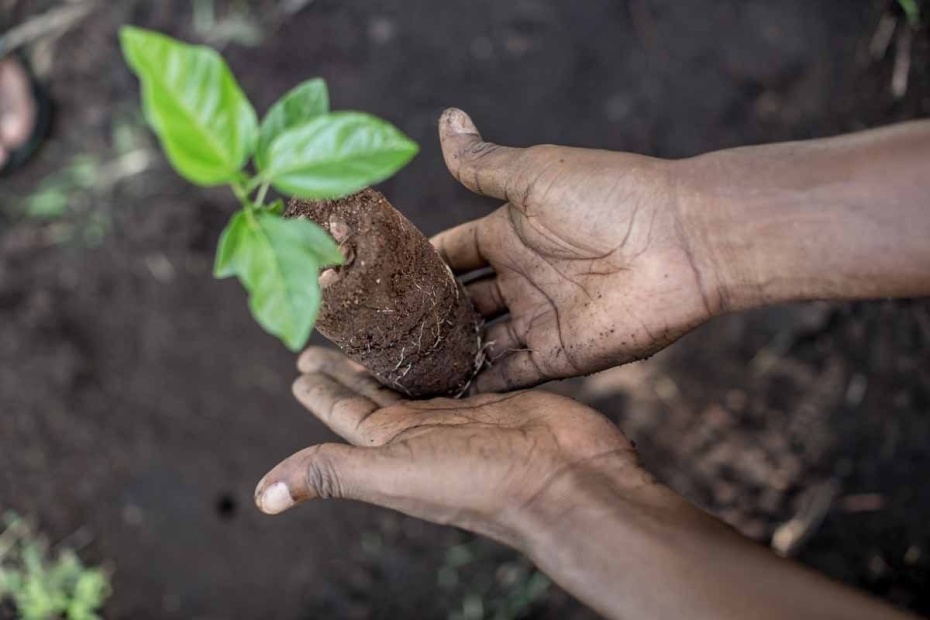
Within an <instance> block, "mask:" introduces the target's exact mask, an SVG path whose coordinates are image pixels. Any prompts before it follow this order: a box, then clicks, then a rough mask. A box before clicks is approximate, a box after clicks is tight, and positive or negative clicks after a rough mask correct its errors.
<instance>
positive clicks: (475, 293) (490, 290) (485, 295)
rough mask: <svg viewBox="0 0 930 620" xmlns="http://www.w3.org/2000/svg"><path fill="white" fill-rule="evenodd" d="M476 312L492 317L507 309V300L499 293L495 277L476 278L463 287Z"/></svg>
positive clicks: (498, 283) (498, 285) (498, 282)
mask: <svg viewBox="0 0 930 620" xmlns="http://www.w3.org/2000/svg"><path fill="white" fill-rule="evenodd" d="M465 291H466V292H467V293H468V296H469V297H471V302H472V304H474V306H475V310H477V311H478V314H480V315H481V316H483V317H484V318H486V319H493V318H496V317H498V316H500V315H501V314H503V313H504V312H506V311H507V302H506V300H504V295H503V293H501V287H500V281H499V280H498V279H497V278H485V279H483V280H477V281H475V282H472V283H471V284H469V285H468V286H466V287H465Z"/></svg>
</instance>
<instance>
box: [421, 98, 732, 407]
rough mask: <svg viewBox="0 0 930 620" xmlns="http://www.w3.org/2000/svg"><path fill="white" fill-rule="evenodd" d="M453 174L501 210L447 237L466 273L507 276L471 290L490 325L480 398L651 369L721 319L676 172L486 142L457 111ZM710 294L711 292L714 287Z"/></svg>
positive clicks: (612, 157)
mask: <svg viewBox="0 0 930 620" xmlns="http://www.w3.org/2000/svg"><path fill="white" fill-rule="evenodd" d="M440 139H441V141H442V147H443V154H444V157H445V159H446V164H447V166H448V167H449V170H450V171H451V172H452V174H453V175H454V176H455V177H456V178H457V179H458V180H459V181H460V182H462V183H463V184H464V185H465V186H466V187H468V188H469V189H471V190H472V191H475V192H478V193H481V194H483V195H486V196H491V197H495V198H499V199H501V200H505V201H506V204H504V205H503V206H502V207H501V208H500V209H498V210H497V211H495V212H493V213H492V214H490V215H489V216H487V217H485V218H482V219H479V220H475V221H472V222H469V223H466V224H463V225H461V226H458V227H456V228H453V229H451V230H448V231H446V232H443V233H441V234H439V235H437V236H436V237H435V238H434V239H433V242H434V244H435V245H436V246H437V248H438V249H439V251H440V252H441V253H442V255H443V256H444V258H445V259H446V261H447V262H448V263H449V265H450V266H451V267H452V269H453V270H454V271H455V272H456V273H458V274H465V273H468V272H470V271H474V270H477V269H482V268H487V267H490V268H491V269H493V273H492V274H491V275H489V276H485V277H482V278H480V279H478V280H476V281H474V282H472V283H471V284H469V285H468V286H467V290H468V292H469V294H470V295H471V297H472V300H473V301H474V303H475V307H476V308H477V310H478V311H479V312H480V313H481V314H482V315H483V316H484V317H485V318H486V319H489V320H491V319H495V318H497V317H503V318H502V319H501V320H499V321H497V322H495V323H492V324H491V326H490V327H489V328H488V330H487V333H486V341H487V342H488V348H489V356H490V360H491V364H490V366H489V368H488V369H486V370H485V371H484V372H483V373H482V374H481V375H480V376H479V377H478V380H477V387H478V389H479V390H480V391H503V390H510V389H514V388H519V387H528V386H532V385H535V384H538V383H542V382H544V381H547V380H550V379H557V378H565V377H570V376H576V375H582V374H587V373H591V372H595V371H598V370H603V369H605V368H608V367H610V366H615V365H617V364H621V363H624V362H628V361H632V360H635V359H640V358H642V357H645V356H648V355H650V354H652V353H654V352H655V351H657V350H659V349H661V348H663V347H665V346H667V345H668V344H670V343H671V342H673V341H674V340H676V339H677V338H679V337H680V336H681V335H683V334H684V333H685V332H687V331H688V330H690V329H691V328H693V327H695V326H696V325H698V324H700V323H701V322H703V321H704V320H706V319H708V318H709V317H710V316H711V315H712V314H713V306H714V302H713V300H712V297H713V295H712V294H711V295H709V294H708V291H709V290H711V288H712V287H711V284H712V283H711V282H706V281H702V276H703V274H702V273H701V271H700V269H699V268H698V265H699V264H700V263H699V261H696V260H695V257H694V248H692V247H691V244H690V242H689V239H688V236H687V234H686V233H685V232H684V227H683V225H682V222H681V214H680V210H679V203H678V195H677V191H676V181H675V178H674V176H673V174H674V165H673V163H672V162H668V161H664V160H659V159H654V158H650V157H643V156H638V155H630V154H626V153H614V152H610V151H596V150H587V149H577V148H568V147H558V146H549V145H545V146H534V147H530V148H527V149H514V148H508V147H502V146H497V145H494V144H490V143H488V142H484V141H483V140H482V138H481V136H480V134H479V133H478V131H477V129H476V128H475V127H474V125H473V124H472V122H471V120H470V119H469V118H468V116H467V115H465V113H464V112H461V111H459V110H454V109H453V110H448V111H447V112H446V113H445V114H444V115H443V118H442V120H441V121H440ZM704 280H706V278H704Z"/></svg>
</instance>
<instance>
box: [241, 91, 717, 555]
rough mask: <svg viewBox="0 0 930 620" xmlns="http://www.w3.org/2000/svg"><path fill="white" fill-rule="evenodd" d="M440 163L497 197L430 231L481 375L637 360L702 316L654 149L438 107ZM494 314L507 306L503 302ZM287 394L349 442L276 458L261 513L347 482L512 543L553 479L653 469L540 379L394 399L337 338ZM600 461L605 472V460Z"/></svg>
mask: <svg viewBox="0 0 930 620" xmlns="http://www.w3.org/2000/svg"><path fill="white" fill-rule="evenodd" d="M440 139H441V142H442V149H443V155H444V158H445V160H446V164H447V166H448V167H449V170H450V171H451V172H452V174H453V175H454V176H455V178H456V179H458V180H459V181H460V182H462V183H463V184H464V185H465V186H467V187H468V188H469V189H471V190H472V191H475V192H477V193H479V194H482V195H485V196H490V197H494V198H497V199H500V200H504V201H506V204H504V205H503V206H502V207H500V208H499V209H498V210H496V211H495V212H493V213H492V214H490V215H489V216H487V217H484V218H482V219H479V220H476V221H473V222H469V223H466V224H463V225H461V226H459V227H457V228H454V229H451V230H448V231H446V232H444V233H441V234H440V235H438V236H437V237H436V238H435V239H434V240H433V241H434V244H435V245H436V247H437V248H438V250H439V251H440V253H441V254H442V255H443V257H444V258H445V259H446V261H447V262H448V263H449V265H450V266H451V267H452V269H453V271H455V272H456V273H458V274H465V273H468V272H470V271H474V270H478V269H483V268H487V267H490V268H491V269H492V270H493V275H492V276H490V277H485V278H482V279H479V280H477V281H474V282H472V283H471V284H469V285H468V286H467V290H468V293H469V295H470V296H471V298H472V300H473V302H474V304H475V307H476V308H477V310H478V311H479V312H480V313H481V314H482V315H483V316H484V317H485V318H486V319H488V320H492V319H500V320H498V321H497V322H495V323H492V324H491V327H490V328H489V329H488V333H487V335H486V340H487V342H488V343H489V347H490V351H489V354H490V359H491V360H492V364H491V365H490V367H489V368H488V369H487V370H485V371H484V372H483V373H482V374H481V375H480V376H479V377H478V379H477V387H478V390H479V391H480V392H504V391H510V390H513V389H517V388H524V387H529V386H533V385H536V384H539V383H542V382H545V381H548V380H551V379H558V378H564V377H570V376H576V375H581V374H587V373H591V372H595V371H598V370H602V369H605V368H608V367H610V366H614V365H617V364H621V363H624V362H628V361H631V360H634V359H639V358H642V357H644V356H647V355H649V354H651V353H653V352H655V351H657V350H659V349H661V348H662V347H664V346H666V345H668V344H669V343H671V342H672V341H674V340H675V339H677V338H678V337H679V336H681V335H682V334H684V333H685V332H686V331H688V330H689V329H691V328H693V327H694V326H696V325H697V324H699V323H700V322H702V321H703V320H705V319H707V318H709V317H710V316H711V315H712V314H713V313H714V310H715V307H716V306H717V305H718V302H717V299H718V296H717V295H716V294H715V293H713V292H712V291H711V287H710V286H709V283H712V282H714V281H715V279H714V278H713V277H711V276H708V274H705V273H702V271H701V267H700V265H701V262H700V259H699V257H698V252H699V249H698V248H697V247H696V244H695V243H694V241H693V240H691V239H689V238H688V236H687V234H686V228H685V226H684V223H683V216H682V209H681V202H680V192H681V191H682V187H681V184H680V179H679V178H677V177H676V173H675V170H673V163H672V162H668V161H663V160H657V159H652V158H648V157H641V156H636V155H628V154H623V153H614V152H608V151H592V150H584V149H575V148H564V147H555V146H535V147H531V148H528V149H514V148H506V147H501V146H497V145H494V144H490V143H487V142H484V141H483V140H482V138H481V136H480V135H479V133H478V130H477V129H476V128H475V126H474V124H473V123H472V122H471V119H469V117H468V116H467V115H466V114H465V113H463V112H461V111H459V110H455V109H451V110H447V111H446V113H445V114H444V115H443V117H442V119H441V120H440ZM505 315H506V316H505ZM299 369H300V372H301V373H303V376H302V377H301V378H300V379H298V380H297V382H296V383H295V385H294V392H295V394H296V396H297V398H298V400H300V402H301V403H302V404H303V405H304V406H305V407H307V409H309V410H310V411H311V412H312V413H314V414H315V415H316V416H317V417H318V418H320V419H321V420H322V421H323V422H324V423H325V424H327V426H329V427H330V428H331V429H332V430H333V431H335V432H336V433H337V434H339V435H340V436H342V437H343V438H344V439H346V440H347V441H348V442H349V443H350V444H352V445H351V446H350V445H343V444H325V445H320V446H314V447H312V448H308V449H307V450H304V451H302V452H299V453H298V454H296V455H294V456H292V457H290V458H289V459H287V460H285V461H284V462H283V463H281V464H280V465H278V466H277V467H276V468H275V469H274V470H272V471H271V472H270V473H269V474H268V475H267V476H265V478H264V479H263V480H262V481H261V482H260V483H259V485H258V488H257V490H256V502H257V503H258V506H259V507H260V508H261V509H262V510H263V511H264V512H267V513H271V514H274V513H278V512H281V511H283V510H285V509H287V508H290V507H291V506H292V505H294V504H295V503H298V502H301V501H305V500H308V499H314V498H318V497H324V498H325V497H342V498H351V499H358V500H362V501H366V502H370V503H375V504H379V505H382V506H387V507H390V508H394V509H397V510H400V511H402V512H404V513H407V514H409V515H413V516H417V517H421V518H424V519H428V520H430V521H434V522H439V523H451V524H455V525H457V526H460V527H464V528H467V529H471V530H473V531H477V532H480V533H483V534H486V535H489V536H492V537H494V538H497V539H499V540H503V541H505V542H509V543H511V544H515V545H518V546H519V542H520V541H519V538H520V536H521V533H520V523H521V522H522V520H523V519H524V518H525V515H526V514H527V513H528V512H531V511H532V510H533V509H534V504H537V503H539V502H541V501H543V500H544V499H547V491H548V489H549V488H551V487H552V486H553V482H554V481H556V480H558V479H559V478H560V477H564V476H566V475H572V476H575V475H577V474H581V475H582V477H586V476H588V475H589V474H590V475H599V474H600V473H601V472H608V471H609V472H621V473H622V477H623V478H624V480H623V481H621V483H622V484H627V483H629V484H633V485H634V486H636V485H640V484H645V485H648V484H650V482H649V480H650V479H649V477H648V475H646V474H645V473H644V472H643V471H642V470H640V469H639V467H638V466H637V465H636V459H635V455H634V452H633V449H632V447H631V445H630V443H629V442H628V441H627V440H626V438H624V437H623V435H622V434H621V433H620V432H619V431H618V430H617V429H616V428H615V427H614V426H613V425H612V424H611V423H610V422H609V421H607V420H606V419H605V418H604V417H603V416H602V415H600V414H599V413H597V412H595V411H593V410H591V409H589V408H587V407H585V406H583V405H580V404H578V403H576V402H574V401H571V400H569V399H566V398H562V397H559V396H556V395H553V394H549V393H545V392H518V393H511V394H505V395H499V394H486V395H480V396H474V397H472V398H467V399H463V400H450V399H436V400H431V401H406V400H404V399H402V398H401V397H400V396H399V395H397V394H395V393H393V392H391V391H390V390H387V389H386V388H384V387H382V386H380V385H379V384H377V382H375V381H374V380H373V379H372V378H370V377H369V376H368V375H367V373H365V371H364V369H362V368H361V367H360V366H357V365H355V364H354V363H352V362H350V361H348V360H347V359H345V358H344V357H342V356H340V355H339V354H337V353H333V352H330V351H327V350H324V349H318V348H312V349H310V350H308V351H307V352H305V353H304V354H303V356H302V357H301V358H300V362H299ZM612 475H613V474H611V476H612Z"/></svg>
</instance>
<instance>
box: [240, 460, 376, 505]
mask: <svg viewBox="0 0 930 620" xmlns="http://www.w3.org/2000/svg"><path fill="white" fill-rule="evenodd" d="M388 459H390V456H389V455H387V454H386V453H384V452H382V451H381V450H379V449H378V448H357V447H353V446H347V445H344V444H335V443H329V444H322V445H319V446H313V447H312V448H307V449H305V450H301V451H300V452H298V453H296V454H294V455H292V456H290V457H288V458H287V459H285V460H284V461H282V462H281V463H279V464H278V465H277V466H276V467H275V468H274V469H272V470H271V471H270V472H268V473H267V474H266V475H265V477H264V478H262V479H261V481H260V482H259V483H258V486H257V487H256V488H255V504H256V505H257V506H258V508H259V510H261V511H262V512H264V513H265V514H271V515H274V514H278V513H281V512H284V511H285V510H287V509H288V508H291V507H292V506H294V505H296V504H299V503H301V502H305V501H307V500H311V499H327V498H337V499H339V498H341V499H357V500H361V501H372V499H373V496H374V493H373V492H372V491H373V489H376V488H377V484H378V481H379V479H380V478H381V477H382V476H383V475H384V471H385V469H386V468H385V467H384V462H385V461H386V460H388Z"/></svg>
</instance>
